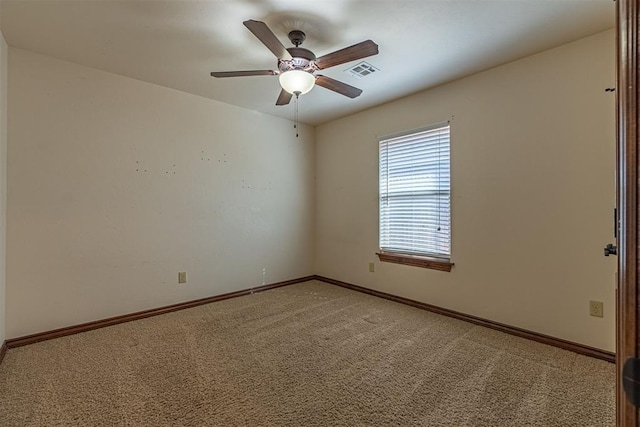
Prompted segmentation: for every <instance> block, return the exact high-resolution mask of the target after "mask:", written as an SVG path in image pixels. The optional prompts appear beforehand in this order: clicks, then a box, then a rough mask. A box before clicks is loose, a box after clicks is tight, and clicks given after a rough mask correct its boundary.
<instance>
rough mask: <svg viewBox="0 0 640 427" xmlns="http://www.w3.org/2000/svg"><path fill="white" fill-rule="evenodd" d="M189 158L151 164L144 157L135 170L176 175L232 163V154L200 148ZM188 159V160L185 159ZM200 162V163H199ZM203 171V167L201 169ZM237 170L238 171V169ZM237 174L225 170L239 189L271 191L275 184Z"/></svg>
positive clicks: (229, 179)
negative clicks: (240, 177)
mask: <svg viewBox="0 0 640 427" xmlns="http://www.w3.org/2000/svg"><path fill="white" fill-rule="evenodd" d="M189 157H191V158H190V159H189V158H185V159H183V160H182V161H175V160H174V162H175V163H174V162H171V163H168V164H163V165H149V164H147V162H146V161H144V159H138V160H135V164H134V167H135V172H136V173H138V174H150V175H151V174H156V176H174V175H180V173H179V172H183V173H186V172H189V173H193V172H194V171H196V170H197V169H196V168H197V167H204V168H211V169H215V170H220V168H226V167H227V166H230V165H231V160H230V158H229V157H230V156H227V153H222V154H221V155H215V154H212V153H207V151H206V150H200V152H199V153H197V155H196V156H189ZM185 160H186V161H185ZM198 162H199V164H197V163H198ZM200 171H202V169H200ZM236 172H237V171H236ZM237 178H239V177H238V176H237V175H236V176H235V178H234V177H233V176H232V175H231V174H230V173H228V172H225V180H226V181H227V183H228V184H229V185H233V183H234V182H235V183H237V184H238V187H239V189H242V190H250V191H258V192H263V191H270V190H273V186H272V184H271V181H264V180H263V181H261V182H260V184H253V183H252V182H251V181H252V180H250V179H249V178H248V177H246V176H245V177H244V179H240V180H238V179H237Z"/></svg>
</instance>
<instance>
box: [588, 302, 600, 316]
mask: <svg viewBox="0 0 640 427" xmlns="http://www.w3.org/2000/svg"><path fill="white" fill-rule="evenodd" d="M589 315H590V316H594V317H604V303H603V302H602V301H589Z"/></svg>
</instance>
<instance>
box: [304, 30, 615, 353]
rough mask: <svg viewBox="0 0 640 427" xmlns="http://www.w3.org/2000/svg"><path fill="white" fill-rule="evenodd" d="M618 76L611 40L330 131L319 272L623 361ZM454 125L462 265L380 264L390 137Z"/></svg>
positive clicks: (321, 134) (538, 58) (340, 123)
mask: <svg viewBox="0 0 640 427" xmlns="http://www.w3.org/2000/svg"><path fill="white" fill-rule="evenodd" d="M614 68H615V39H614V32H613V30H611V31H607V32H604V33H600V34H597V35H594V36H592V37H589V38H586V39H582V40H579V41H576V42H574V43H571V44H567V45H564V46H560V47H558V48H555V49H552V50H549V51H545V52H542V53H539V54H537V55H533V56H530V57H527V58H524V59H521V60H518V61H515V62H512V63H509V64H506V65H503V66H500V67H497V68H494V69H491V70H488V71H485V72H482V73H479V74H476V75H473V76H471V77H468V78H464V79H462V80H458V81H455V82H453V83H450V84H447V85H444V86H440V87H437V88H434V89H432V90H428V91H426V92H422V93H419V94H416V95H413V96H410V97H407V98H404V99H401V100H398V101H395V102H392V103H389V104H385V105H382V106H379V107H376V108H373V109H370V110H367V111H365V112H362V113H359V114H355V115H353V116H349V117H346V118H343V119H340V120H336V121H334V122H330V123H327V124H324V125H322V126H319V127H318V128H317V130H316V173H317V185H316V195H317V199H316V204H317V210H316V273H317V274H320V275H323V276H328V277H331V278H335V279H339V280H343V281H347V282H351V283H354V284H358V285H362V286H366V287H369V288H372V289H376V290H381V291H384V292H389V293H392V294H396V295H400V296H403V297H406V298H412V299H415V300H418V301H423V302H426V303H430V304H435V305H438V306H442V307H446V308H449V309H453V310H457V311H461V312H464V313H468V314H471V315H475V316H479V317H483V318H486V319H491V320H494V321H497V322H502V323H506V324H509V325H512V326H516V327H520V328H525V329H529V330H533V331H537V332H539V333H543V334H548V335H552V336H555V337H558V338H563V339H567V340H571V341H574V342H578V343H582V344H586V345H590V346H594V347H598V348H601V349H605V350H610V351H613V350H614V349H615V313H614V306H615V303H614V292H615V282H614V274H615V271H616V257H609V258H605V257H604V256H603V253H602V249H603V247H604V245H605V244H606V243H609V242H612V241H613V235H612V211H613V208H614V206H615V182H614V177H615V98H614V95H612V94H611V93H609V92H605V91H604V89H605V88H607V87H611V86H613V85H614V84H615V70H614ZM389 72H391V70H390V71H389ZM448 119H452V122H451V135H452V136H451V138H452V143H451V144H452V145H451V156H452V161H451V162H452V164H451V166H452V211H453V212H452V234H453V236H452V261H453V262H454V263H455V266H454V268H453V270H452V272H451V273H445V272H438V271H434V270H427V269H422V268H417V267H408V266H402V265H397V264H390V263H380V262H378V260H377V259H376V256H375V252H376V251H377V249H378V199H377V197H378V193H377V191H378V181H377V180H378V175H377V174H378V163H377V162H378V143H377V137H378V136H382V135H388V134H393V133H396V132H400V131H404V130H408V129H413V128H419V127H422V126H426V125H429V124H432V123H438V122H442V121H445V120H448ZM369 262H376V266H375V268H376V271H375V273H369V272H368V263H369ZM591 299H593V300H600V301H604V310H605V317H604V318H602V319H601V318H595V317H590V316H589V313H588V303H589V300H591Z"/></svg>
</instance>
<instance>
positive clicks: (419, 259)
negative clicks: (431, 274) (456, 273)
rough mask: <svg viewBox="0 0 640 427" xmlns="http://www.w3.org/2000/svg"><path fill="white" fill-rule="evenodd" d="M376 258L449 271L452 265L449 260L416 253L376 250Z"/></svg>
mask: <svg viewBox="0 0 640 427" xmlns="http://www.w3.org/2000/svg"><path fill="white" fill-rule="evenodd" d="M376 255H378V259H380V261H382V262H392V263H394V264H402V265H410V266H413V267H421V268H429V269H432V270H438V271H446V272H450V271H451V267H453V266H454V263H452V262H451V261H449V260H446V259H442V258H433V257H426V256H418V255H407V254H399V253H393V252H376Z"/></svg>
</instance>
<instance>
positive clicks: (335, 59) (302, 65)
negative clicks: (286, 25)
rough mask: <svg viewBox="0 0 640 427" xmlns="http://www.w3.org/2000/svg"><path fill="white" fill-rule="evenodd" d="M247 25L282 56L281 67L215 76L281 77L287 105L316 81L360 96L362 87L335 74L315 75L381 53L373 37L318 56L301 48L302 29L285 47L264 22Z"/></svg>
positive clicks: (282, 98)
mask: <svg viewBox="0 0 640 427" xmlns="http://www.w3.org/2000/svg"><path fill="white" fill-rule="evenodd" d="M243 24H244V26H245V27H247V28H248V29H249V31H251V32H252V33H253V35H255V36H256V37H257V38H258V39H259V40H260V41H261V42H262V43H263V44H264V45H265V46H266V47H267V48H268V49H269V50H270V51H271V52H273V54H274V55H275V56H276V57H277V58H278V68H277V69H276V70H249V71H214V72H212V73H211V75H212V76H213V77H245V76H279V79H280V85H281V86H282V90H281V91H280V96H278V100H277V101H276V105H287V104H288V103H289V102H290V101H291V98H292V96H293V95H296V97H298V96H299V95H302V94H305V93H307V92H309V91H310V90H311V89H312V88H313V86H314V85H316V84H317V85H318V86H322V87H324V88H325V89H329V90H332V91H334V92H337V93H339V94H341V95H344V96H348V97H349V98H355V97H357V96H360V94H361V93H362V89H358V88H357V87H353V86H351V85H348V84H346V83H343V82H340V81H338V80H335V79H332V78H331V77H327V76H323V75H319V74H315V72H316V71H319V70H324V69H327V68H329V67H334V66H336V65H340V64H344V63H346V62H351V61H355V60H356V59H361V58H366V57H368V56H372V55H377V54H378V45H377V44H375V43H374V42H372V41H371V40H366V41H363V42H361V43H358V44H354V45H353V46H349V47H346V48H344V49H340V50H337V51H335V52H332V53H329V54H327V55H323V56H321V57H319V58H316V56H315V55H314V53H313V52H311V51H310V50H309V49H305V48H303V47H300V45H301V44H302V42H303V41H304V39H305V38H306V35H305V33H303V32H302V31H299V30H293V31H291V32H290V33H289V40H290V41H291V43H293V45H294V46H295V47H289V48H285V47H284V45H283V44H282V43H281V42H280V40H278V38H277V37H276V35H275V34H273V32H272V31H271V30H270V29H269V27H268V26H267V24H265V23H264V22H261V21H254V20H248V21H244V22H243Z"/></svg>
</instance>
